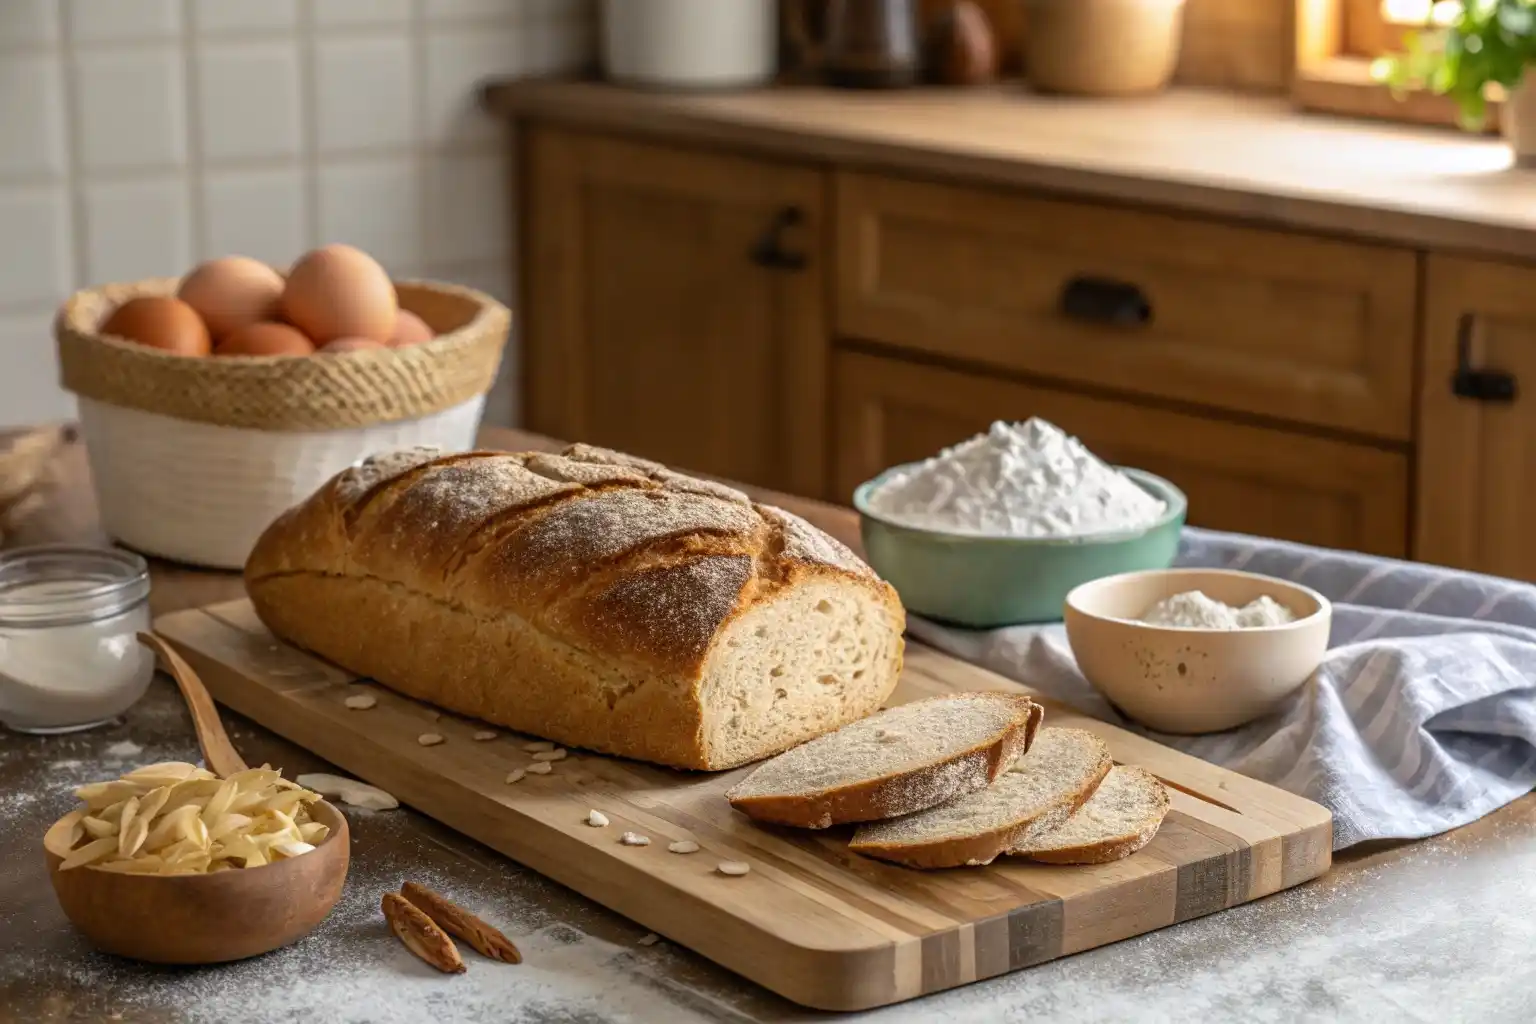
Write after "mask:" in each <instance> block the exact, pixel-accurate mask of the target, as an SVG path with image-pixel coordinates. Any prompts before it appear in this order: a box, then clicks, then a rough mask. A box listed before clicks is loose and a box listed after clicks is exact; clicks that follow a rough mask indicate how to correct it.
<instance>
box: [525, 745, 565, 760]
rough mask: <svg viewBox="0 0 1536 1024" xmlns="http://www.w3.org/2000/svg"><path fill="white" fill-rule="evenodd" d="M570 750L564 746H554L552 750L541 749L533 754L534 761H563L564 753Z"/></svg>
mask: <svg viewBox="0 0 1536 1024" xmlns="http://www.w3.org/2000/svg"><path fill="white" fill-rule="evenodd" d="M569 753H570V751H569V750H566V749H565V748H564V747H556V748H555V749H554V750H541V751H539V752H538V753H537V754H534V755H533V759H534V760H535V761H564V760H565V755H567V754H569Z"/></svg>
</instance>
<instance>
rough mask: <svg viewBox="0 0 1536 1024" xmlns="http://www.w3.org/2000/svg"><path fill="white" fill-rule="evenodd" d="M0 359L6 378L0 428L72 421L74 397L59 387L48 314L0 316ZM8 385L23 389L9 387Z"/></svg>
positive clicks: (0, 402) (0, 386)
mask: <svg viewBox="0 0 1536 1024" xmlns="http://www.w3.org/2000/svg"><path fill="white" fill-rule="evenodd" d="M0 359H3V360H4V367H5V375H6V379H5V382H4V383H3V384H0V396H3V399H0V428H5V427H23V426H29V425H32V424H36V423H49V422H55V421H59V420H67V419H73V418H74V415H75V400H74V396H72V395H70V394H69V392H67V391H65V390H64V389H63V388H61V387H59V363H58V358H57V356H55V355H54V346H53V311H52V310H39V311H37V312H34V313H0ZM11 381H25V382H26V385H25V386H24V387H11V386H10V382H11Z"/></svg>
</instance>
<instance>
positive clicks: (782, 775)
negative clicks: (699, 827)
mask: <svg viewBox="0 0 1536 1024" xmlns="http://www.w3.org/2000/svg"><path fill="white" fill-rule="evenodd" d="M1044 714H1045V712H1044V709H1043V708H1041V707H1040V705H1039V704H1036V703H1035V702H1034V701H1032V700H1030V699H1029V698H1028V697H1025V696H1023V695H1022V694H1015V693H954V694H949V695H948V696H944V697H930V698H928V699H927V700H919V701H913V702H912V703H910V704H902V705H900V706H898V707H894V708H887V709H886V710H884V711H880V712H877V713H876V714H873V715H871V716H869V717H868V718H865V719H862V720H860V721H858V722H854V723H852V724H851V725H845V726H843V727H842V728H841V729H839V730H837V731H836V732H833V733H829V734H827V735H825V736H822V737H819V738H818V739H814V740H811V741H810V742H809V743H806V744H804V745H802V746H798V747H795V748H794V749H793V750H788V751H785V752H784V753H782V754H780V755H779V756H778V757H775V758H774V759H773V760H771V761H768V762H767V763H765V764H763V765H761V766H759V767H758V768H757V769H756V770H755V771H753V772H752V774H750V775H748V776H747V777H746V778H745V779H742V780H741V782H739V783H737V784H736V786H735V787H734V788H733V789H732V790H731V791H730V792H729V793H727V794H726V799H728V800H730V802H731V806H732V807H735V808H736V809H737V810H738V811H741V812H742V813H744V814H746V815H748V816H750V817H753V818H756V819H757V820H759V821H770V822H773V823H775V824H779V825H796V826H799V827H801V828H827V827H828V826H830V825H840V824H844V823H846V822H855V821H877V820H879V819H881V818H892V817H895V816H896V815H899V814H911V813H913V812H914V811H921V810H924V809H926V808H929V807H933V806H934V805H936V804H941V803H945V802H946V801H949V800H953V799H954V798H955V797H958V796H964V795H965V794H966V793H972V792H975V791H976V790H978V789H983V788H985V787H986V786H987V785H989V784H990V783H991V782H992V781H993V780H994V779H996V778H997V777H998V775H1000V774H1001V773H1002V772H1003V770H1004V769H1006V768H1007V767H1008V766H1009V765H1011V764H1013V762H1014V760H1015V759H1016V758H1017V757H1018V756H1019V755H1020V754H1022V753H1024V752H1025V751H1026V750H1028V749H1029V745H1030V743H1031V742H1033V740H1034V737H1035V731H1036V730H1037V729H1038V728H1039V727H1040V720H1041V718H1042V717H1044Z"/></svg>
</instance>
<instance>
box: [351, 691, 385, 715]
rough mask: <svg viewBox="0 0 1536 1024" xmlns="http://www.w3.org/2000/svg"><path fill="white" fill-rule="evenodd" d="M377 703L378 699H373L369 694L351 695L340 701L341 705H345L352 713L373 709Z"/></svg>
mask: <svg viewBox="0 0 1536 1024" xmlns="http://www.w3.org/2000/svg"><path fill="white" fill-rule="evenodd" d="M378 702H379V698H377V697H375V696H374V695H373V694H371V693H357V694H353V695H352V696H350V697H348V698H347V699H346V700H344V701H342V703H343V704H345V705H346V706H347V707H349V708H351V709H352V710H353V711H367V710H368V709H369V708H371V707H373V706H374V705H375V704H377V703H378Z"/></svg>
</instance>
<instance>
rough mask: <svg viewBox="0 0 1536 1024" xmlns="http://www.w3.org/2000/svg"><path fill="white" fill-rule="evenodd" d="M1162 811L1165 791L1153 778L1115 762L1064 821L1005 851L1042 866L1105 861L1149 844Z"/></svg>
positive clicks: (1159, 822)
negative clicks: (1040, 863)
mask: <svg viewBox="0 0 1536 1024" xmlns="http://www.w3.org/2000/svg"><path fill="white" fill-rule="evenodd" d="M1167 813H1168V790H1167V788H1166V787H1164V786H1163V784H1162V783H1161V782H1159V781H1158V780H1157V776H1155V775H1153V774H1152V773H1151V772H1148V771H1145V770H1143V769H1141V768H1132V767H1127V766H1124V765H1116V766H1115V767H1113V768H1111V769H1110V770H1109V774H1108V775H1106V776H1104V781H1103V782H1101V783H1099V788H1098V789H1096V790H1094V791H1093V796H1091V797H1089V798H1088V802H1087V803H1085V804H1083V806H1081V807H1079V808H1078V809H1077V813H1075V814H1073V815H1072V817H1070V818H1068V819H1067V820H1066V822H1065V824H1063V825H1062V826H1061V827H1060V828H1058V829H1056V830H1055V831H1054V832H1046V833H1043V834H1041V835H1037V836H1034V837H1033V838H1031V839H1027V840H1025V841H1024V842H1023V843H1020V844H1018V845H1015V846H1014V847H1013V848H1012V849H1010V850H1009V851H1008V852H1009V853H1010V854H1013V855H1014V856H1017V857H1028V858H1029V859H1030V860H1038V861H1044V862H1045V863H1047V864H1107V863H1109V862H1110V861H1112V860H1120V859H1121V858H1122V857H1129V856H1130V855H1131V854H1133V853H1135V852H1136V851H1137V850H1139V849H1141V848H1142V847H1143V846H1146V845H1147V844H1148V843H1150V842H1151V841H1152V837H1153V836H1155V835H1157V830H1158V829H1159V828H1160V827H1162V824H1163V817H1164V815H1166V814H1167Z"/></svg>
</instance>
